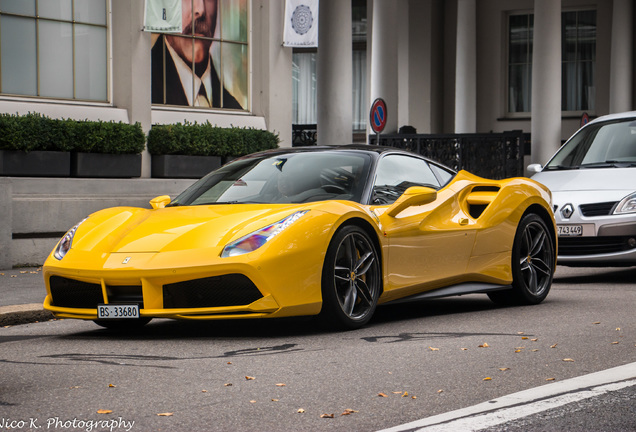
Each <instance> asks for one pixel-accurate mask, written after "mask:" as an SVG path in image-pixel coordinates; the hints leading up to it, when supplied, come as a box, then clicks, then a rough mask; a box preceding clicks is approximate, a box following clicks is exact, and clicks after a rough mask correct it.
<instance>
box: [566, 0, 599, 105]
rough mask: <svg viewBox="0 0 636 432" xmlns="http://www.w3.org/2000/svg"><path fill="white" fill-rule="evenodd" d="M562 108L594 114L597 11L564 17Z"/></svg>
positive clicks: (581, 12) (571, 13)
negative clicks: (592, 112)
mask: <svg viewBox="0 0 636 432" xmlns="http://www.w3.org/2000/svg"><path fill="white" fill-rule="evenodd" d="M561 31H562V35H563V36H562V37H563V39H562V42H561V50H562V73H561V80H562V82H561V93H562V97H561V107H562V108H561V109H562V110H563V111H588V110H589V111H593V110H594V107H595V103H594V102H595V101H594V99H595V86H594V65H595V63H596V11H594V10H588V11H575V12H564V13H563V14H562V15H561Z"/></svg>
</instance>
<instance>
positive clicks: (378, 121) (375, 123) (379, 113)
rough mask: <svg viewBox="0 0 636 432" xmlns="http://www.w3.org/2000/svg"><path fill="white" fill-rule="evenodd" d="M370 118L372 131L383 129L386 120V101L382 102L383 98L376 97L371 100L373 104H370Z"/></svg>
mask: <svg viewBox="0 0 636 432" xmlns="http://www.w3.org/2000/svg"><path fill="white" fill-rule="evenodd" d="M370 120H371V129H372V130H373V132H375V133H380V132H382V131H383V130H384V127H385V126H386V120H387V112H386V102H384V99H382V98H377V99H376V100H375V101H373V105H371V113H370Z"/></svg>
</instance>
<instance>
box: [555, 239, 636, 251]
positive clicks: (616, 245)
mask: <svg viewBox="0 0 636 432" xmlns="http://www.w3.org/2000/svg"><path fill="white" fill-rule="evenodd" d="M630 238H633V237H571V238H570V237H559V255H560V256H573V255H595V254H606V253H613V252H623V251H626V250H630V249H633V248H632V247H630V246H629V244H628V240H629V239H630Z"/></svg>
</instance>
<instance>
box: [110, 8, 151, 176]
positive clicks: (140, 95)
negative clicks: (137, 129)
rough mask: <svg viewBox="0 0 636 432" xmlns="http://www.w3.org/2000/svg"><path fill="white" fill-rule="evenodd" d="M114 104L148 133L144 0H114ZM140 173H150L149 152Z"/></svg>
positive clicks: (147, 38) (147, 45)
mask: <svg viewBox="0 0 636 432" xmlns="http://www.w3.org/2000/svg"><path fill="white" fill-rule="evenodd" d="M112 15H113V17H112V38H113V46H112V53H113V54H112V55H113V77H112V80H111V82H112V83H113V84H112V85H113V104H114V105H115V106H116V107H119V108H125V109H126V110H127V111H128V121H129V122H130V124H134V123H136V122H139V123H140V124H141V127H142V129H143V131H144V133H145V134H146V135H147V134H148V131H149V130H150V126H151V122H152V120H151V117H152V112H151V95H150V90H151V87H150V64H151V60H150V49H151V41H150V33H147V32H144V31H142V27H143V22H144V2H143V1H130V0H113V2H112ZM141 176H142V177H150V154H149V153H148V151H147V150H144V152H143V153H142V155H141Z"/></svg>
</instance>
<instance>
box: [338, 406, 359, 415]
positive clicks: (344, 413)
mask: <svg viewBox="0 0 636 432" xmlns="http://www.w3.org/2000/svg"><path fill="white" fill-rule="evenodd" d="M357 412H358V411H356V410H352V409H351V408H347V409H346V410H344V412H343V413H342V414H340V415H341V416H343V415H351V414H353V413H357Z"/></svg>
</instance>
